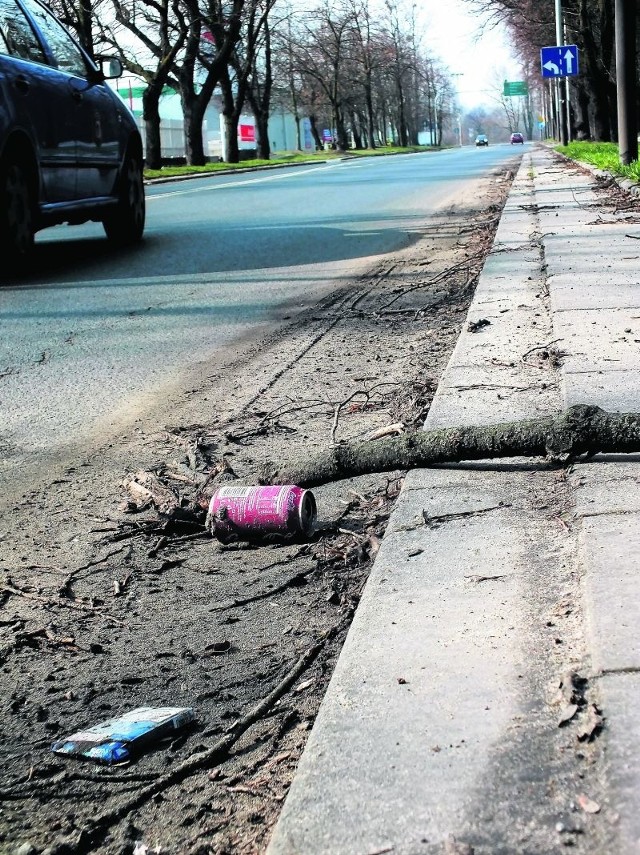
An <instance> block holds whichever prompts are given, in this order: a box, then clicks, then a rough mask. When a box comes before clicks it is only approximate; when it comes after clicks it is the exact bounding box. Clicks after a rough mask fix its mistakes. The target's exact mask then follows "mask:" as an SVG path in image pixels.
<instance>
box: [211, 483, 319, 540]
mask: <svg viewBox="0 0 640 855" xmlns="http://www.w3.org/2000/svg"><path fill="white" fill-rule="evenodd" d="M316 515H317V511H316V500H315V497H314V495H313V493H311V492H310V491H309V490H304V489H303V488H302V487H295V486H293V485H291V484H287V485H285V486H269V487H245V486H243V487H240V486H234V485H233V484H227V485H226V486H224V487H220V488H219V489H218V490H216V492H215V493H214V494H213V496H212V498H211V502H210V503H209V525H210V527H211V532H212V534H214V535H215V536H216V537H217V538H218V540H220V541H222V542H223V543H224V542H229V541H231V540H235V539H236V538H237V539H238V540H256V539H260V538H262V537H265V536H266V535H270V534H277V535H282V536H285V537H286V536H292V535H296V534H304V535H305V536H307V537H309V536H310V535H311V534H313V528H314V524H315V521H316Z"/></svg>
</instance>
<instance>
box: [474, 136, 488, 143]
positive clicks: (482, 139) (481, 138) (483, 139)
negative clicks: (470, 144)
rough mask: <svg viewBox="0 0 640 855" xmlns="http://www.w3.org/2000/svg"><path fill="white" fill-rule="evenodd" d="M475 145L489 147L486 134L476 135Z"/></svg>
mask: <svg viewBox="0 0 640 855" xmlns="http://www.w3.org/2000/svg"><path fill="white" fill-rule="evenodd" d="M476 145H489V138H488V137H487V135H486V134H478V136H477V137H476Z"/></svg>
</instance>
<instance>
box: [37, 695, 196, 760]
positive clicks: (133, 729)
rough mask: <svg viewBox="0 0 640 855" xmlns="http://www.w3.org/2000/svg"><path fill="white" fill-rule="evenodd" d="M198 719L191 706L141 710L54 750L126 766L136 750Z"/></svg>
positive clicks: (85, 732)
mask: <svg viewBox="0 0 640 855" xmlns="http://www.w3.org/2000/svg"><path fill="white" fill-rule="evenodd" d="M194 718H195V716H194V712H193V709H192V708H191V707H137V708H136V709H134V710H131V711H130V712H127V713H124V714H123V715H120V716H117V717H116V718H111V719H108V720H107V721H103V722H101V723H100V724H96V725H93V726H92V727H88V728H87V729H86V730H79V731H77V732H76V733H72V734H71V736H67V737H66V738H65V739H61V740H59V741H58V742H54V744H53V745H52V746H51V750H52V751H53V752H54V753H55V754H66V755H68V756H71V757H85V758H87V759H88V760H95V761H96V762H98V763H107V764H114V763H126V762H128V761H129V760H130V759H131V755H132V754H133V753H134V752H135V751H137V750H139V749H140V748H142V747H143V746H145V745H147V744H148V743H150V742H154V741H156V740H158V739H163V738H164V737H166V736H170V735H172V734H173V733H174V732H175V731H176V730H179V729H180V728H182V727H184V726H185V725H186V724H189V722H191V721H193V720H194Z"/></svg>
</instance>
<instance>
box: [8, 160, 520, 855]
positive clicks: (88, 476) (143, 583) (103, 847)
mask: <svg viewBox="0 0 640 855" xmlns="http://www.w3.org/2000/svg"><path fill="white" fill-rule="evenodd" d="M511 178H512V174H511V173H510V172H507V173H503V174H501V175H497V176H493V177H492V178H491V179H486V180H483V181H480V182H477V183H476V184H475V185H474V186H473V187H472V189H471V190H470V191H468V192H467V193H466V195H465V197H464V199H461V200H460V204H459V205H457V206H456V207H455V208H451V209H448V210H445V211H442V212H441V213H440V214H439V215H438V216H436V217H435V218H434V219H433V220H431V221H430V222H429V223H428V224H426V226H425V231H424V237H423V238H422V239H421V240H420V241H418V242H417V243H414V244H412V245H411V246H409V247H408V248H407V249H405V250H404V251H402V252H400V253H397V254H396V255H394V256H393V257H387V258H386V259H385V261H384V262H383V263H382V264H380V266H379V267H378V268H377V269H375V270H372V271H371V273H370V274H368V275H366V276H363V277H362V278H361V279H360V280H359V281H357V282H354V283H351V284H350V285H349V286H347V287H345V288H344V289H341V290H339V291H337V292H335V293H334V294H333V295H331V296H330V297H329V298H327V299H325V300H324V301H322V302H321V303H320V304H318V305H317V306H316V307H315V308H314V310H312V311H310V312H307V313H306V314H305V315H303V316H300V317H298V318H297V319H296V320H295V321H294V322H293V323H292V324H291V326H290V327H288V328H287V329H285V330H281V331H280V332H278V333H277V334H274V335H272V336H271V337H270V338H269V339H267V340H265V341H263V342H261V343H259V344H258V345H256V346H254V347H252V348H251V349H250V350H249V351H248V352H243V353H238V354H237V355H236V360H235V362H233V361H230V362H229V363H228V364H226V365H221V366H216V367H215V368H214V370H211V369H210V368H209V370H208V371H207V372H206V375H204V376H203V378H202V382H201V383H200V384H199V385H198V386H197V387H194V388H193V389H191V390H188V391H186V392H185V394H184V396H183V397H182V398H181V399H180V400H179V401H176V402H167V413H170V416H169V417H168V419H167V420H166V421H169V422H170V423H169V424H167V423H166V421H164V422H161V423H160V422H158V421H140V422H138V423H137V424H136V427H135V429H134V430H132V431H131V432H130V433H128V434H127V435H126V436H123V437H122V438H121V440H120V441H119V442H117V443H115V444H113V445H112V446H110V447H105V448H103V449H101V450H100V451H99V452H96V453H94V454H92V455H91V456H90V457H87V458H86V459H83V460H78V463H77V465H76V466H75V467H72V468H70V469H69V470H68V471H67V472H66V473H65V475H64V477H62V478H60V479H58V480H57V481H56V483H55V484H49V485H47V486H46V487H45V488H43V489H42V490H37V491H33V492H31V493H29V494H27V495H25V497H24V499H23V501H22V502H20V503H17V504H16V505H14V506H13V507H12V508H11V509H10V510H9V512H8V517H7V518H6V519H4V520H3V521H2V529H3V530H7V531H8V530H11V537H10V538H8V537H5V538H2V539H0V567H1V568H2V585H1V586H0V603H1V605H2V614H1V622H0V657H1V660H2V662H1V667H2V669H3V677H4V681H5V685H6V686H7V687H8V691H7V694H6V696H5V703H4V705H3V712H2V718H1V720H0V731H1V732H2V735H3V739H2V748H1V749H0V751H1V752H2V760H3V762H2V772H1V775H2V780H1V781H0V852H3V853H4V852H7V853H9V852H13V851H15V849H16V848H17V847H19V846H22V847H23V850H21V851H24V852H26V851H29V852H32V853H45V852H48V853H49V855H51V853H54V852H57V853H62V852H67V853H80V852H97V851H99V852H104V853H108V855H111V853H114V854H115V853H125V852H126V853H129V854H130V853H131V852H132V851H134V848H135V847H137V852H138V853H139V855H142V853H143V852H145V853H146V852H147V851H149V852H151V851H153V850H154V848H155V847H160V850H159V851H162V852H163V853H170V852H175V853H185V852H189V853H210V852H215V853H234V855H239V854H241V853H254V852H256V851H263V850H264V848H265V847H266V844H267V841H268V839H269V835H270V833H271V830H272V828H273V826H274V824H275V822H276V820H277V818H278V815H279V812H280V809H281V805H282V802H283V800H284V797H285V795H286V792H287V789H288V787H289V784H290V782H291V780H292V777H293V774H294V770H295V767H296V763H297V760H298V757H299V756H300V754H301V751H302V748H303V747H304V744H305V741H306V738H307V734H308V731H309V729H310V727H311V724H312V722H313V720H314V717H315V715H316V712H317V710H318V707H319V704H320V701H321V700H322V697H323V695H324V691H325V688H326V685H327V683H328V679H329V677H330V675H331V672H332V670H333V666H334V664H335V660H336V658H337V654H338V652H339V650H340V647H341V645H342V642H343V640H344V637H345V635H346V631H347V629H348V626H349V624H350V621H351V618H352V616H353V614H354V611H355V609H356V606H357V604H358V601H359V598H360V594H361V591H362V588H363V586H364V582H365V580H366V577H367V574H368V571H369V568H370V566H371V563H372V560H373V558H374V556H375V554H376V553H377V551H378V548H379V546H380V541H381V540H382V538H383V536H384V531H385V527H386V522H387V519H388V516H389V513H390V510H391V508H392V506H393V503H394V499H395V497H396V495H397V494H398V491H399V488H400V485H401V482H402V475H403V473H400V472H397V473H387V474H385V475H384V476H363V477H361V478H358V479H354V480H352V481H349V482H342V483H338V484H333V485H327V486H326V487H323V488H319V489H318V490H316V491H314V492H315V493H316V498H317V500H318V505H319V531H318V533H317V535H316V536H315V537H314V538H313V540H312V541H311V542H309V543H296V542H287V543H282V542H275V543H271V544H266V545H265V544H263V545H261V546H259V547H255V546H246V545H242V544H231V545H228V546H223V545H222V544H218V543H216V542H215V541H213V540H212V539H211V537H210V536H209V534H208V533H207V532H206V531H205V530H204V527H203V514H202V515H201V516H200V517H198V509H197V508H196V506H195V498H196V494H197V491H198V485H199V484H200V483H201V480H202V478H203V477H204V476H205V475H206V473H207V472H211V470H212V469H213V470H215V471H216V472H217V473H218V478H219V480H220V479H224V477H226V476H229V475H230V474H231V473H233V472H235V473H236V474H238V475H244V474H245V473H247V472H250V471H253V470H254V469H255V468H256V467H257V466H259V465H260V464H262V463H263V462H264V461H266V460H267V459H274V458H286V456H287V455H289V454H290V453H291V451H292V449H295V450H296V451H297V452H300V451H301V450H303V449H304V450H308V451H312V450H314V449H317V448H321V447H325V446H326V445H327V444H329V443H330V442H331V441H332V439H334V440H336V441H340V440H341V439H349V438H355V437H366V436H367V435H370V434H371V433H372V432H375V431H380V430H382V432H385V431H389V430H391V429H393V430H401V429H411V428H417V427H419V426H421V425H422V423H423V421H424V418H425V415H426V413H427V412H428V409H429V406H430V402H431V399H432V397H433V394H434V391H435V389H436V387H437V385H438V380H439V377H440V374H441V372H442V371H443V369H444V367H445V365H446V363H447V360H448V358H449V355H450V353H451V351H452V349H453V347H454V345H455V342H456V340H457V338H458V335H459V332H460V329H461V326H462V324H463V321H464V318H465V314H466V311H467V308H468V305H469V301H470V299H471V296H472V294H473V289H474V287H475V283H476V280H477V277H478V274H479V272H480V270H481V268H482V264H483V262H484V260H485V257H486V255H487V252H488V251H489V249H490V246H491V242H492V239H493V234H494V232H495V229H496V227H497V225H498V222H499V219H500V210H501V207H502V205H503V203H504V199H505V197H506V194H507V192H508V188H509V185H510V182H511ZM398 425H402V427H398ZM148 475H150V476H151V477H152V479H154V483H156V484H161V485H162V486H163V487H164V488H165V489H167V490H169V491H171V493H172V494H173V496H174V497H175V499H176V501H175V503H174V506H173V509H172V510H171V512H170V513H165V514H164V515H163V514H161V513H159V512H158V509H157V507H155V506H154V504H153V500H150V501H144V500H143V499H141V498H140V493H138V494H137V496H132V495H130V494H127V492H126V491H125V489H124V487H123V486H122V483H123V481H125V480H127V479H128V480H129V482H131V481H134V482H137V483H141V482H142V481H143V480H144V478H145V476H148ZM280 689H281V691H280ZM265 700H269V701H270V702H269V703H268V704H267V705H266V706H265V704H264V702H265ZM146 705H150V706H189V707H193V708H194V710H195V715H196V722H195V724H194V725H193V726H192V727H191V728H189V729H187V730H185V731H184V732H183V733H179V734H176V737H175V738H174V739H172V740H169V741H168V742H164V743H162V744H161V745H159V746H157V747H156V749H155V750H151V751H149V752H147V753H145V754H143V755H142V756H141V757H140V758H139V759H138V760H137V762H135V763H134V764H133V765H131V766H129V767H115V768H109V767H107V768H104V767H98V766H93V765H89V764H85V763H78V762H72V761H69V760H66V759H63V758H60V757H57V756H56V755H53V754H52V753H51V752H50V746H51V743H52V742H53V741H54V740H56V739H60V738H62V737H63V736H65V735H66V734H69V733H71V732H73V731H75V730H77V729H80V728H83V727H86V726H89V725H92V724H96V723H98V722H100V721H103V720H105V719H108V718H110V717H112V716H114V715H116V714H119V713H122V712H124V711H126V710H128V709H132V708H134V707H137V706H146ZM252 711H254V712H255V711H258V712H257V714H256V716H255V717H254V718H252ZM244 722H249V724H247V728H246V730H244V732H242V727H240V726H239V724H242V723H244ZM230 734H231V735H232V736H233V738H232V739H229V735H230ZM218 745H222V746H223V747H222V748H221V750H220V751H218V752H217V753H216V751H217V749H216V746H218ZM24 847H27V848H24Z"/></svg>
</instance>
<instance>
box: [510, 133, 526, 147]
mask: <svg viewBox="0 0 640 855" xmlns="http://www.w3.org/2000/svg"><path fill="white" fill-rule="evenodd" d="M514 143H524V137H523V136H522V134H518V133H515V134H511V145H513V144H514Z"/></svg>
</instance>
